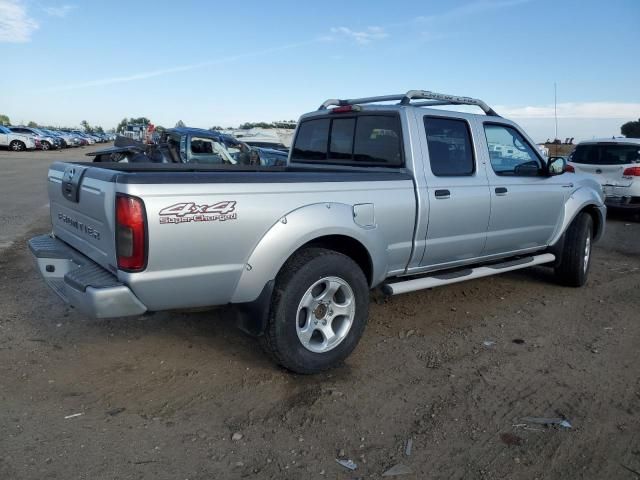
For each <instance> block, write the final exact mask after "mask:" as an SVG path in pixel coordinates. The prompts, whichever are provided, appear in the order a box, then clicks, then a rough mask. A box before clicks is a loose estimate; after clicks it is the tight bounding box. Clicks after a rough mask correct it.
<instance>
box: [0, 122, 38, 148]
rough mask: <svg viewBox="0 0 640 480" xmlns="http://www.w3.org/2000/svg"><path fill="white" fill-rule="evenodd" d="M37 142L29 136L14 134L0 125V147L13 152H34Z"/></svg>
mask: <svg viewBox="0 0 640 480" xmlns="http://www.w3.org/2000/svg"><path fill="white" fill-rule="evenodd" d="M38 146H39V142H38V141H37V140H36V139H35V138H34V137H32V136H31V135H22V134H20V133H14V132H12V131H11V130H9V129H8V128H7V127H5V126H3V125H0V147H8V148H9V149H11V150H13V151H14V152H20V151H22V150H35V149H36V148H37V147H38Z"/></svg>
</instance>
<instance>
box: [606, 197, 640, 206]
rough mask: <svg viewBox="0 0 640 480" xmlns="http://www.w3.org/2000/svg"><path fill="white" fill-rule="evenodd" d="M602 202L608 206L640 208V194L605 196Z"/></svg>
mask: <svg viewBox="0 0 640 480" xmlns="http://www.w3.org/2000/svg"><path fill="white" fill-rule="evenodd" d="M604 203H605V204H606V205H607V207H609V208H624V209H629V210H633V209H635V210H640V196H638V197H635V196H630V195H628V196H624V195H623V196H607V197H605V200H604Z"/></svg>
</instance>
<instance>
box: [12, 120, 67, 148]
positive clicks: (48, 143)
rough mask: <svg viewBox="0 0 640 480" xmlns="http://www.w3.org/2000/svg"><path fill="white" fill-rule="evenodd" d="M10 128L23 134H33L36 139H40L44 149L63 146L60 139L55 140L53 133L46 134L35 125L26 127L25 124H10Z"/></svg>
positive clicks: (41, 146)
mask: <svg viewBox="0 0 640 480" xmlns="http://www.w3.org/2000/svg"><path fill="white" fill-rule="evenodd" d="M9 130H11V131H12V132H14V133H19V134H21V135H31V136H32V137H34V138H35V139H37V140H38V142H39V143H40V146H39V147H37V148H40V149H42V150H51V149H57V148H61V143H60V140H54V138H53V137H52V136H51V135H46V134H45V133H43V132H40V131H39V130H38V129H37V128H34V127H24V126H10V127H9Z"/></svg>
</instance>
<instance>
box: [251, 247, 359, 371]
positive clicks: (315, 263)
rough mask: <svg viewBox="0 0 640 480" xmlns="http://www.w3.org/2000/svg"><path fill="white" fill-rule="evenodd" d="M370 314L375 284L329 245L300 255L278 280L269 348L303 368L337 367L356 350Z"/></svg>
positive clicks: (288, 364) (280, 360)
mask: <svg viewBox="0 0 640 480" xmlns="http://www.w3.org/2000/svg"><path fill="white" fill-rule="evenodd" d="M368 315H369V286H368V284H367V279H366V278H365V276H364V273H363V272H362V270H361V269H360V267H359V266H358V264H356V263H355V262H354V261H353V260H352V259H351V258H349V257H347V256H346V255H343V254H341V253H338V252H335V251H332V250H327V249H324V248H307V249H304V250H302V251H300V252H298V253H297V254H295V255H294V257H292V258H291V259H290V260H289V261H288V262H287V263H286V264H285V266H284V267H283V269H282V271H281V273H280V274H279V275H278V278H277V279H276V286H275V290H274V294H273V299H272V303H271V311H270V313H269V323H268V326H267V330H266V332H265V334H264V335H263V336H262V337H261V341H262V344H263V347H264V348H265V350H266V351H267V353H269V354H270V355H271V356H272V357H273V358H274V359H275V361H276V362H277V363H279V364H280V365H282V366H283V367H285V368H287V369H289V370H292V371H294V372H297V373H302V374H311V373H317V372H321V371H323V370H327V369H329V368H332V367H334V366H336V365H338V364H339V363H341V362H342V361H343V360H344V359H345V358H347V357H348V356H349V354H351V352H352V351H353V349H354V348H355V347H356V345H357V344H358V341H359V340H360V337H361V336H362V333H363V332H364V329H365V326H366V324H367V318H368Z"/></svg>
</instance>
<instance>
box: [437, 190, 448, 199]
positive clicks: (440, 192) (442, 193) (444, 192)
mask: <svg viewBox="0 0 640 480" xmlns="http://www.w3.org/2000/svg"><path fill="white" fill-rule="evenodd" d="M435 193H436V198H437V199H439V200H444V199H445V198H450V197H451V192H450V191H449V190H436V192H435Z"/></svg>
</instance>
